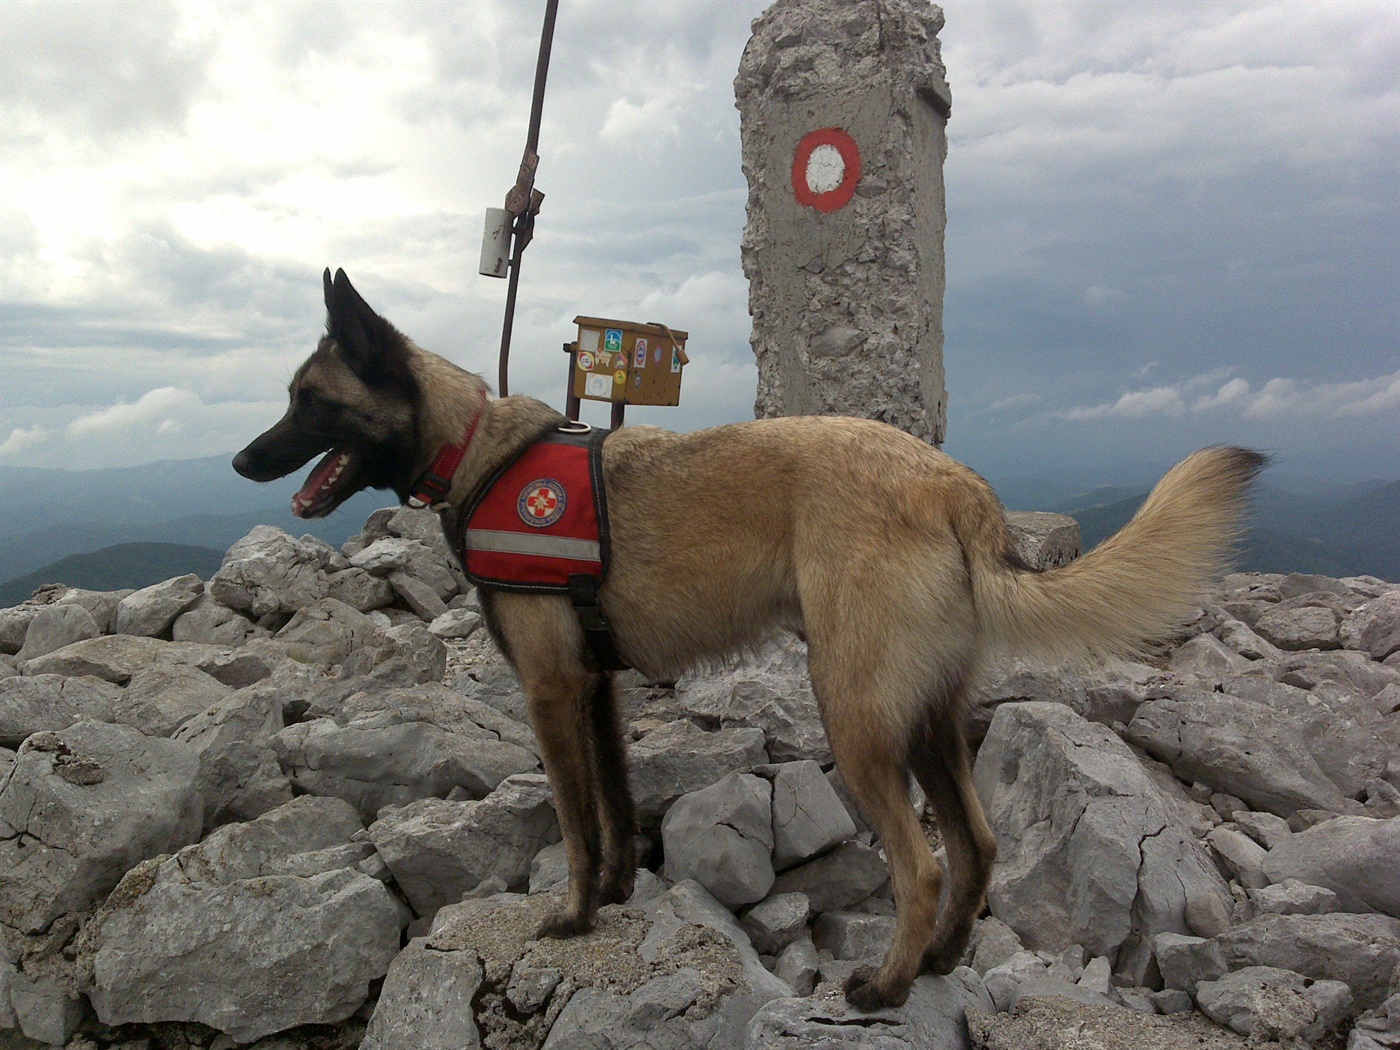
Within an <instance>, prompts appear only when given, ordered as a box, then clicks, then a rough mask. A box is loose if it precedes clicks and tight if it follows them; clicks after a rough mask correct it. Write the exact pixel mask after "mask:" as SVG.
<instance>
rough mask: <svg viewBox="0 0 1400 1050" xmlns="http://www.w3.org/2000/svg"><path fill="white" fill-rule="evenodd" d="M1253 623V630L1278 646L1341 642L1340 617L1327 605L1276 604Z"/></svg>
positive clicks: (1318, 646)
mask: <svg viewBox="0 0 1400 1050" xmlns="http://www.w3.org/2000/svg"><path fill="white" fill-rule="evenodd" d="M1253 626H1254V630H1255V633H1257V634H1258V635H1259V636H1260V637H1261V638H1263V639H1264V640H1265V641H1266V642H1269V643H1270V644H1271V645H1275V646H1277V647H1278V648H1280V649H1288V650H1298V649H1340V648H1341V645H1342V642H1341V637H1340V633H1339V632H1340V629H1341V626H1342V617H1341V615H1340V614H1339V613H1338V612H1337V611H1336V610H1335V609H1333V608H1331V607H1330V606H1329V605H1301V606H1296V605H1289V604H1280V605H1276V606H1275V607H1274V608H1272V609H1270V610H1268V611H1267V612H1266V613H1264V614H1263V615H1262V616H1260V617H1259V619H1258V620H1256V621H1255V622H1254V625H1253Z"/></svg>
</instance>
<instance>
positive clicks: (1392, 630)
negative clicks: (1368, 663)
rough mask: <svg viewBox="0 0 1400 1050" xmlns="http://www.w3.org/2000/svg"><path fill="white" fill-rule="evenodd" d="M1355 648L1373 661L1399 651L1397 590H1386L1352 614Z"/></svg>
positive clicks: (1399, 616) (1398, 596)
mask: <svg viewBox="0 0 1400 1050" xmlns="http://www.w3.org/2000/svg"><path fill="white" fill-rule="evenodd" d="M1351 626H1352V630H1353V632H1354V635H1353V637H1354V639H1355V647H1356V648H1357V649H1360V650H1361V651H1362V652H1364V653H1366V654H1367V655H1369V656H1370V657H1371V659H1372V660H1385V659H1388V658H1389V657H1390V656H1393V655H1394V654H1395V653H1397V652H1400V589H1394V590H1390V591H1387V592H1386V593H1385V594H1382V595H1379V596H1378V597H1376V598H1373V599H1372V600H1371V601H1369V602H1367V603H1366V604H1365V605H1363V606H1361V608H1359V609H1357V610H1356V612H1355V613H1353V614H1352V623H1351Z"/></svg>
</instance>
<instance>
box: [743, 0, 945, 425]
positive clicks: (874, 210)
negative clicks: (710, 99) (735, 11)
mask: <svg viewBox="0 0 1400 1050" xmlns="http://www.w3.org/2000/svg"><path fill="white" fill-rule="evenodd" d="M942 26H943V12H942V11H941V10H939V8H937V7H935V6H933V5H932V4H929V3H927V2H926V0H777V2H776V3H774V4H773V6H771V7H770V8H768V10H767V11H765V12H764V13H763V15H762V16H760V17H759V18H757V19H755V21H754V24H753V37H752V39H750V41H749V44H748V47H747V48H745V50H744V57H743V58H742V59H741V60H740V63H739V74H738V76H737V77H736V78H735V81H734V92H735V96H736V98H737V100H738V106H739V116H740V127H741V129H742V131H741V134H742V142H743V163H744V173H745V175H747V177H748V180H749V199H748V216H749V217H748V225H747V226H746V227H745V230H744V242H743V262H744V273H745V274H746V275H747V277H748V279H749V312H750V313H751V314H752V315H753V336H752V343H753V350H754V354H755V355H756V356H757V358H758V398H757V401H756V402H755V405H754V412H755V414H756V415H758V416H777V415H804V414H826V415H835V414H839V415H853V416H866V417H868V418H871V419H881V420H884V421H886V422H888V423H892V424H894V425H895V426H897V427H900V428H901V429H903V430H906V431H908V432H909V433H911V434H914V435H916V436H918V437H920V438H923V439H924V440H925V441H930V442H933V443H934V444H938V443H941V442H942V440H943V433H944V429H945V425H946V423H945V419H946V417H945V408H946V404H947V392H946V391H945V390H944V388H943V287H944V279H943V229H944V225H945V213H944V205H943V158H944V157H945V156H946V154H947V137H946V123H947V119H948V113H949V108H950V105H951V102H950V96H949V92H948V85H947V82H946V80H945V79H944V70H943V62H942V59H941V57H940V54H939V47H938V37H937V33H938V31H939V29H941V28H942Z"/></svg>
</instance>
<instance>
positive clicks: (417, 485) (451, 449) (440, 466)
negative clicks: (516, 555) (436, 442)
mask: <svg viewBox="0 0 1400 1050" xmlns="http://www.w3.org/2000/svg"><path fill="white" fill-rule="evenodd" d="M485 408H486V399H485V398H484V397H483V398H482V399H481V404H480V405H479V406H477V410H476V412H475V413H474V414H473V415H472V421H471V422H470V423H468V424H467V432H466V434H465V436H463V438H462V440H461V441H459V442H458V443H457V444H455V445H443V446H442V448H440V449H438V454H437V458H436V459H434V460H433V465H432V466H431V467H429V468H428V470H427V473H425V474H424V475H423V476H422V477H420V478H419V479H418V480H417V481H416V482H414V483H413V488H412V489H410V490H409V493H408V498H407V499H405V500H404V503H406V504H408V506H410V507H413V508H415V509H418V510H421V509H423V508H424V507H434V506H436V505H437V504H439V503H441V502H443V500H445V499H447V494H448V492H450V491H451V490H452V475H454V474H456V473H457V468H458V467H460V466H461V465H462V457H463V456H465V455H466V454H467V446H468V445H470V444H471V443H472V435H473V434H475V433H476V425H477V424H478V423H480V422H481V417H482V414H483V412H484V410H485Z"/></svg>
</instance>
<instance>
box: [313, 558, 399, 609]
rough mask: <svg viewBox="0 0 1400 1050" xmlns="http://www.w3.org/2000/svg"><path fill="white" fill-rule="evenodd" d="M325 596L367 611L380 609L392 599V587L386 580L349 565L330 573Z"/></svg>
mask: <svg viewBox="0 0 1400 1050" xmlns="http://www.w3.org/2000/svg"><path fill="white" fill-rule="evenodd" d="M326 588H327V597H329V598H334V599H335V600H336V601H338V602H343V603H344V604H346V605H348V606H350V608H352V609H357V610H359V611H360V612H363V613H367V612H370V611H372V610H374V609H382V608H384V606H386V605H389V604H390V603H392V602H393V600H394V588H393V587H392V586H390V584H389V581H388V580H384V579H380V578H379V577H378V576H375V575H372V574H371V573H368V572H366V571H365V570H364V569H358V568H355V567H353V566H352V567H350V568H348V569H342V570H341V571H340V572H333V573H331V574H330V575H329V576H328V577H327V579H326Z"/></svg>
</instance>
